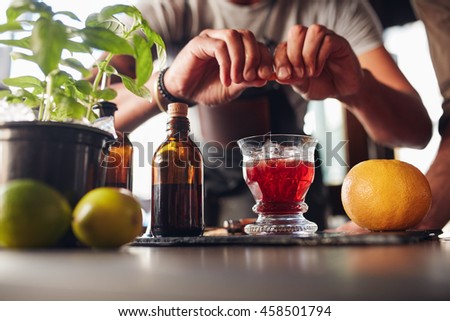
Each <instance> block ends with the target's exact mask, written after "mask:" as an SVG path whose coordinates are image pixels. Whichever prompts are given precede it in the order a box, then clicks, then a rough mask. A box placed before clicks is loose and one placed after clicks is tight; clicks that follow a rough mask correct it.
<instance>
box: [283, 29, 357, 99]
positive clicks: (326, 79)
mask: <svg viewBox="0 0 450 321" xmlns="http://www.w3.org/2000/svg"><path fill="white" fill-rule="evenodd" d="M274 64H275V71H276V74H277V81H278V82H279V83H281V84H288V85H291V86H292V87H293V88H294V90H295V91H296V92H298V93H299V94H300V95H302V97H304V98H305V99H308V100H312V99H314V100H320V99H325V98H329V97H335V98H339V97H344V96H348V95H353V94H355V93H356V92H358V90H359V88H360V87H361V85H362V81H363V72H362V69H361V66H360V64H359V61H358V58H357V57H356V55H355V53H354V52H353V50H352V48H351V47H350V45H349V43H348V42H347V40H345V39H344V38H342V37H341V36H338V35H336V34H335V33H334V32H332V31H331V30H328V29H327V28H325V27H324V26H321V25H312V26H310V27H308V28H307V27H304V26H301V25H296V26H293V27H292V28H291V29H290V31H289V35H288V39H287V41H286V42H282V43H280V44H279V45H278V46H277V48H276V50H275V57H274Z"/></svg>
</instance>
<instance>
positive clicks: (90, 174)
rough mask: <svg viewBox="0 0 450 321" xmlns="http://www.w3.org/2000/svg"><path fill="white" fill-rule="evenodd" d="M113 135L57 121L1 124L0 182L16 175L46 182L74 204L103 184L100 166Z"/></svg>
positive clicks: (16, 177)
mask: <svg viewBox="0 0 450 321" xmlns="http://www.w3.org/2000/svg"><path fill="white" fill-rule="evenodd" d="M112 140H113V137H112V135H110V134H108V133H107V132H104V131H102V130H100V129H97V128H92V127H88V126H84V125H79V124H70V123H57V122H39V121H36V122H11V123H4V124H0V185H1V184H4V183H6V182H8V181H11V180H13V179H18V178H31V179H36V180H39V181H42V182H45V183H47V184H48V185H50V186H52V187H54V188H56V189H57V190H58V191H60V192H61V193H62V194H64V195H65V196H66V197H67V199H68V200H69V202H70V204H71V205H72V206H74V205H75V204H76V203H77V202H78V201H79V200H80V198H81V197H82V196H83V195H84V194H86V193H87V192H88V191H90V190H92V189H94V188H96V187H99V186H103V184H104V181H105V173H106V171H105V168H104V167H102V166H101V162H102V159H103V158H104V156H105V155H104V151H106V150H107V148H106V147H107V144H108V142H109V141H112Z"/></svg>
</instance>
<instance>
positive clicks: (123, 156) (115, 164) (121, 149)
mask: <svg viewBox="0 0 450 321" xmlns="http://www.w3.org/2000/svg"><path fill="white" fill-rule="evenodd" d="M94 109H95V110H98V113H99V116H100V117H107V116H113V117H114V113H115V112H116V110H117V105H116V104H114V103H112V102H108V101H103V102H100V103H98V104H97V105H95V106H94ZM116 134H117V139H116V141H115V142H114V143H113V144H112V145H110V147H109V156H107V157H106V159H105V161H104V164H106V166H107V169H106V180H105V186H110V187H123V188H126V189H128V190H130V191H131V190H132V184H133V168H132V166H133V144H131V141H130V139H129V138H128V135H127V134H125V133H122V132H119V131H117V130H116Z"/></svg>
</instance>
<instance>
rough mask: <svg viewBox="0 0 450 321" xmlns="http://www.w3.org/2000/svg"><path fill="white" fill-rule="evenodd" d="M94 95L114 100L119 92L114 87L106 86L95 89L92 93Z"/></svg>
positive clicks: (98, 97)
mask: <svg viewBox="0 0 450 321" xmlns="http://www.w3.org/2000/svg"><path fill="white" fill-rule="evenodd" d="M92 96H94V97H95V98H97V99H104V100H113V99H114V98H116V97H117V92H116V91H115V90H114V89H112V88H106V89H102V90H97V91H94V92H93V93H92Z"/></svg>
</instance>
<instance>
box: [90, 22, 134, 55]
mask: <svg viewBox="0 0 450 321" xmlns="http://www.w3.org/2000/svg"><path fill="white" fill-rule="evenodd" d="M81 37H82V39H83V40H84V41H85V42H86V44H88V45H89V46H91V47H94V48H96V49H100V50H105V51H108V52H110V53H113V54H124V55H133V54H134V50H133V48H132V47H131V46H130V44H129V43H128V42H127V41H126V40H125V39H123V38H121V37H119V36H117V35H116V34H115V33H114V32H112V31H110V30H108V29H105V28H101V27H86V28H84V29H82V30H81Z"/></svg>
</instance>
